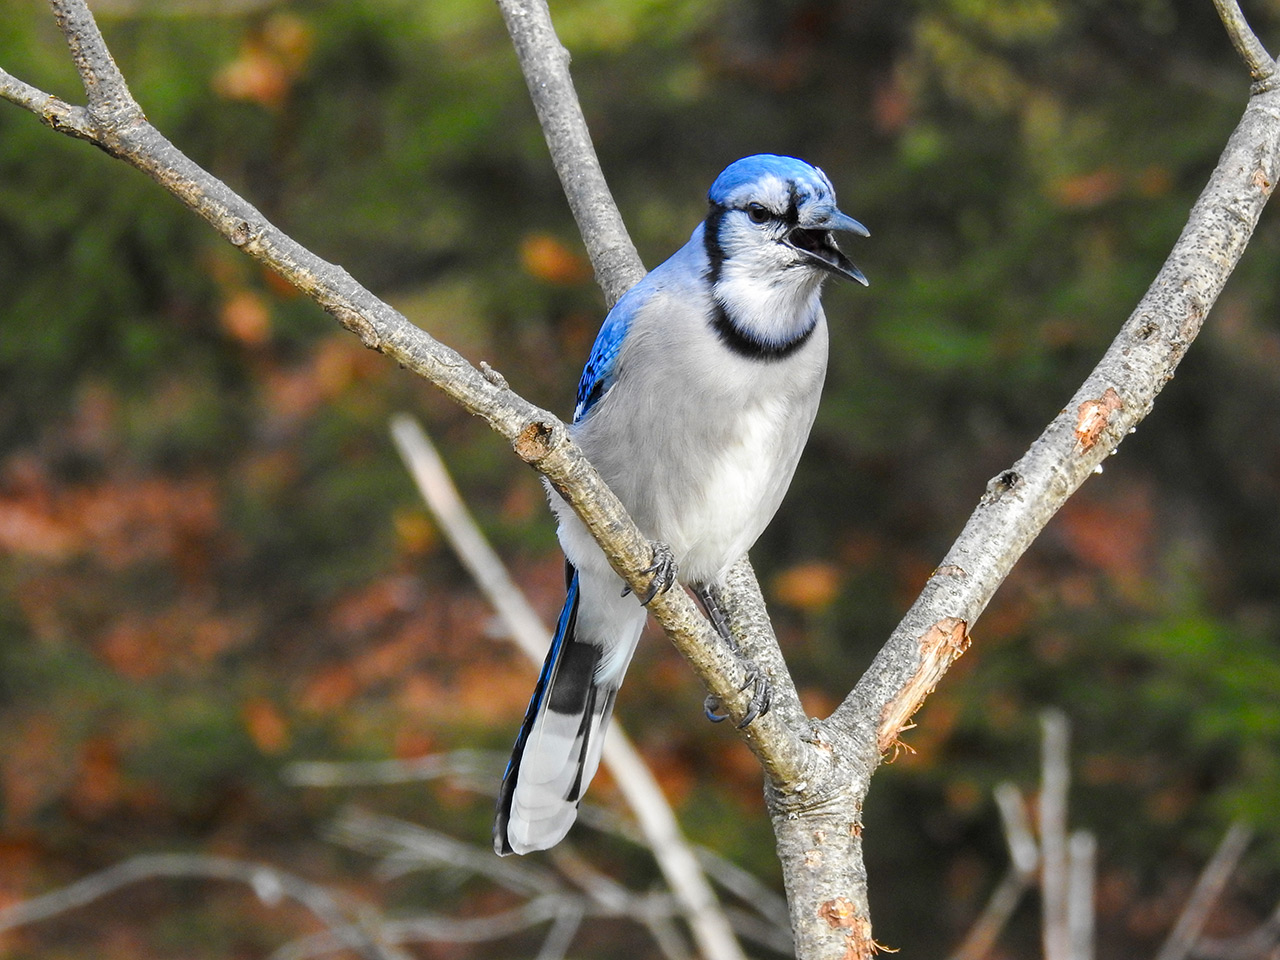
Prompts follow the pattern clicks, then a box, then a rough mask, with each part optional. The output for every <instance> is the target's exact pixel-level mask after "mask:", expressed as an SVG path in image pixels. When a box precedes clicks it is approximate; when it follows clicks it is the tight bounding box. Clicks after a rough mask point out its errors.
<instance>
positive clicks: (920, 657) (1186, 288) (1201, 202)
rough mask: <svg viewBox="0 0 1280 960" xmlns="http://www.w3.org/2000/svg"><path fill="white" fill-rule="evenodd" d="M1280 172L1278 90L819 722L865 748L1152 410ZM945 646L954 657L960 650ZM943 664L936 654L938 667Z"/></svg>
mask: <svg viewBox="0 0 1280 960" xmlns="http://www.w3.org/2000/svg"><path fill="white" fill-rule="evenodd" d="M1277 176H1280V94H1277V93H1276V92H1275V91H1265V92H1262V93H1259V94H1258V95H1256V96H1254V97H1252V98H1251V99H1250V101H1249V103H1248V105H1247V106H1246V108H1245V112H1244V116H1243V117H1242V118H1241V120H1240V122H1239V124H1238V125H1237V127H1236V129H1235V131H1234V132H1233V133H1232V135H1231V138H1230V140H1229V141H1228V143H1227V145H1226V147H1225V149H1224V150H1223V153H1222V156H1221V157H1220V159H1219V161H1218V165H1217V167H1216V168H1215V170H1214V172H1213V174H1212V175H1211V176H1210V178H1209V182H1208V184H1207V185H1206V186H1205V188H1204V190H1203V192H1202V193H1201V195H1200V197H1199V199H1198V200H1197V201H1196V203H1195V206H1194V207H1193V208H1192V210H1191V213H1190V215H1189V217H1188V221H1187V224H1186V227H1185V228H1184V229H1183V231H1182V235H1181V236H1180V237H1179V238H1178V240H1177V242H1176V243H1175V245H1174V247H1173V250H1172V251H1171V252H1170V254H1169V257H1168V259H1167V260H1166V261H1165V263H1164V266H1163V267H1162V268H1161V270H1160V272H1159V274H1158V275H1157V276H1156V278H1155V280H1154V281H1153V283H1152V284H1151V287H1150V288H1149V289H1148V290H1147V293H1146V294H1145V295H1144V296H1143V298H1142V300H1141V301H1140V302H1139V303H1138V305H1137V307H1136V308H1135V309H1134V311H1133V313H1132V314H1131V315H1130V316H1129V319H1128V320H1127V321H1126V322H1125V324H1124V325H1123V326H1122V327H1121V330H1120V333H1119V335H1118V336H1117V337H1116V339H1115V340H1114V341H1113V342H1112V344H1111V346H1110V347H1109V348H1108V350H1107V351H1106V353H1105V354H1104V355H1103V357H1102V359H1101V360H1100V362H1099V363H1098V365H1097V366H1096V367H1095V368H1094V370H1093V371H1092V373H1090V375H1089V377H1088V378H1087V379H1086V380H1085V381H1084V383H1083V384H1082V385H1081V387H1080V388H1079V390H1077V391H1076V394H1075V396H1074V397H1073V398H1072V399H1071V401H1070V402H1069V403H1067V404H1066V406H1065V407H1064V408H1063V412H1062V413H1060V414H1059V415H1058V416H1057V417H1056V418H1055V419H1054V420H1053V421H1052V422H1051V423H1050V424H1049V425H1048V427H1047V428H1046V429H1045V431H1044V432H1043V433H1042V434H1041V435H1040V437H1039V438H1038V439H1037V440H1036V441H1035V443H1033V444H1032V445H1031V448H1030V449H1029V450H1028V451H1027V453H1026V454H1025V455H1024V456H1023V457H1022V459H1021V460H1019V461H1018V462H1017V463H1016V464H1014V466H1013V467H1012V468H1010V469H1008V470H1005V471H1003V472H1001V473H1000V474H998V475H997V476H996V477H995V478H994V479H992V481H991V482H990V483H989V484H988V486H987V491H986V493H985V494H984V495H983V497H982V499H981V501H980V502H979V504H978V507H977V509H976V510H975V511H974V513H973V514H972V516H970V518H969V521H968V522H967V523H966V524H965V528H964V530H963V531H962V532H961V534H960V537H959V538H958V539H957V540H956V542H955V543H954V544H953V545H952V547H951V550H950V551H949V552H948V553H947V555H946V557H945V558H944V559H943V561H942V563H941V564H940V565H939V566H938V568H937V569H936V570H935V571H934V572H933V574H932V576H931V577H930V578H929V580H928V582H927V583H926V584H925V587H924V590H923V591H922V593H921V594H920V597H919V598H918V599H917V600H916V602H915V603H914V604H913V605H912V607H911V609H910V610H909V611H908V613H907V615H906V616H905V617H904V618H903V620H902V622H901V623H900V624H899V625H898V627H897V628H896V629H895V630H894V632H893V635H892V636H891V637H890V639H889V641H888V642H887V643H886V644H885V645H884V647H882V648H881V650H880V652H879V653H878V654H877V656H876V658H875V661H874V662H873V663H872V665H871V667H870V668H869V669H868V670H867V672H866V673H865V674H864V675H863V676H862V678H861V679H860V680H859V681H858V684H857V686H856V687H855V688H854V690H853V692H852V693H851V694H850V695H849V696H848V697H847V698H846V700H845V701H844V703H842V704H841V705H840V707H839V708H838V709H837V711H836V712H835V714H833V715H832V717H831V718H830V719H829V720H828V725H830V726H831V727H832V728H833V729H835V730H838V731H843V732H845V733H847V734H848V735H849V736H850V737H851V739H852V741H853V742H854V743H857V744H859V745H860V746H861V748H862V749H863V750H864V751H865V754H864V756H863V758H862V759H861V760H860V761H859V762H860V764H865V765H867V766H868V768H869V769H874V767H875V765H876V764H877V763H878V762H879V760H880V756H879V753H878V750H877V744H878V743H879V742H880V740H879V739H878V738H877V736H876V735H875V731H876V729H877V727H878V726H879V724H880V723H881V721H882V718H883V717H885V716H886V715H888V714H890V713H893V715H895V716H903V715H905V714H906V713H907V711H904V710H901V709H899V708H898V702H899V701H900V700H901V699H902V698H903V697H904V696H906V695H908V694H914V692H915V691H917V690H918V689H919V686H918V683H913V682H914V681H918V678H919V677H920V676H921V675H922V674H923V673H924V672H926V671H927V673H928V676H929V678H930V679H931V680H933V681H934V682H936V680H937V678H938V677H939V676H940V675H941V674H940V672H939V671H938V669H937V662H936V658H935V659H934V660H933V661H931V659H930V653H931V652H932V651H933V650H934V647H935V644H933V643H931V642H930V638H931V637H935V636H937V635H938V632H939V631H940V630H943V629H944V626H943V625H945V624H948V623H952V622H954V621H961V622H963V623H964V624H965V625H966V627H967V629H968V630H972V628H973V624H974V622H975V621H976V620H977V619H978V617H979V616H980V615H981V613H982V611H983V610H984V609H985V608H986V605H987V603H988V602H989V601H990V599H991V597H992V595H993V594H994V593H995V591H996V589H997V588H998V587H999V585H1000V583H1001V582H1003V580H1004V578H1005V576H1006V575H1007V574H1008V572H1009V570H1010V569H1012V567H1013V565H1014V563H1016V562H1017V560H1018V559H1019V558H1020V557H1021V556H1022V554H1023V552H1024V551H1025V550H1026V549H1027V547H1028V546H1029V545H1030V544H1031V542H1032V541H1033V540H1034V539H1035V537H1036V536H1038V535H1039V533H1040V531H1041V530H1042V529H1043V528H1044V526H1045V524H1046V523H1048V521H1049V519H1050V518H1051V517H1052V516H1053V515H1054V513H1056V512H1057V510H1058V508H1059V507H1061V505H1062V504H1063V503H1064V502H1065V501H1066V499H1067V498H1068V497H1069V496H1070V495H1071V494H1072V493H1074V492H1075V490H1076V489H1077V488H1078V487H1079V486H1080V485H1081V484H1082V483H1083V482H1084V481H1085V480H1086V479H1087V478H1088V477H1089V476H1090V475H1092V474H1093V473H1094V472H1096V470H1097V469H1098V467H1099V466H1100V465H1101V463H1102V461H1103V460H1104V459H1105V458H1106V457H1108V456H1110V455H1111V454H1112V453H1114V452H1115V451H1116V448H1117V447H1118V445H1119V444H1120V442H1121V440H1123V439H1124V437H1125V436H1127V435H1128V434H1129V433H1131V432H1133V430H1134V429H1135V428H1136V426H1137V424H1138V423H1139V422H1140V421H1141V420H1142V419H1143V418H1144V417H1145V416H1146V415H1147V414H1148V413H1149V412H1150V411H1151V409H1152V407H1153V405H1154V403H1155V398H1156V395H1157V394H1158V393H1159V392H1160V390H1161V389H1162V388H1163V387H1164V385H1165V384H1166V383H1167V382H1168V381H1169V380H1170V379H1171V378H1172V377H1173V374H1174V370H1175V369H1176V367H1177V365H1178V363H1179V362H1180V361H1181V359H1182V357H1183V356H1184V355H1185V354H1186V351H1187V349H1188V348H1189V346H1190V344H1191V342H1192V340H1194V338H1195V336H1196V334H1197V333H1199V331H1200V327H1201V325H1202V323H1203V322H1204V318H1205V316H1206V315H1207V314H1208V312H1209V309H1210V308H1211V307H1212V306H1213V303H1214V301H1215V300H1216V299H1217V297H1218V294H1219V292H1221V290H1222V287H1223V285H1224V284H1225V283H1226V279H1227V277H1228V276H1229V275H1230V273H1231V271H1232V269H1233V268H1234V266H1235V264H1236V262H1237V261H1238V260H1239V258H1240V256H1241V254H1242V253H1243V252H1244V249H1245V247H1246V246H1247V244H1248V242H1249V238H1250V237H1251V236H1252V233H1253V230H1254V228H1255V226H1256V225H1257V222H1258V218H1259V216H1260V215H1261V213H1262V209H1263V207H1264V206H1265V204H1266V202H1267V200H1268V199H1269V198H1270V196H1271V192H1272V190H1273V189H1274V186H1275V182H1276V177H1277ZM962 649H963V648H962V647H961V646H960V645H953V646H952V651H953V654H954V655H952V656H951V659H952V660H954V657H955V656H958V655H959V653H960V652H962ZM943 666H944V668H945V663H944V664H943Z"/></svg>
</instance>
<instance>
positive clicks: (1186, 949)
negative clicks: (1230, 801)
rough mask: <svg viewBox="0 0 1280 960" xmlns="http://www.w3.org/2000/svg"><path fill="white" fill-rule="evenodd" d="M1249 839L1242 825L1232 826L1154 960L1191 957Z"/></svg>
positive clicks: (1177, 959) (1251, 833) (1245, 828)
mask: <svg viewBox="0 0 1280 960" xmlns="http://www.w3.org/2000/svg"><path fill="white" fill-rule="evenodd" d="M1251 839H1253V831H1252V830H1250V829H1249V828H1248V827H1247V826H1245V825H1244V824H1243V823H1233V824H1232V825H1231V829H1229V830H1228V831H1227V832H1226V834H1225V835H1224V836H1223V838H1222V841H1221V842H1220V843H1219V844H1218V849H1217V850H1215V851H1214V853H1213V856H1212V857H1211V858H1210V859H1209V862H1208V863H1207V864H1205V868H1204V870H1203V871H1202V872H1201V874H1200V879H1199V880H1197V881H1196V886H1195V889H1194V890H1192V891H1191V896H1190V897H1189V898H1188V900H1187V903H1186V906H1184V907H1183V908H1182V913H1181V914H1179V916H1178V921H1177V923H1175V924H1174V925H1173V929H1172V930H1171V931H1169V936H1168V939H1166V940H1165V942H1164V945H1163V946H1162V947H1161V948H1160V952H1159V953H1157V954H1156V960H1185V958H1186V957H1187V956H1188V955H1190V953H1191V951H1192V949H1193V948H1194V946H1195V943H1196V940H1197V939H1198V938H1199V936H1200V931H1201V929H1203V927H1204V923H1205V921H1206V920H1208V919H1209V911H1211V910H1212V909H1213V905H1214V904H1215V903H1217V902H1218V898H1219V897H1220V896H1222V891H1223V888H1225V887H1226V885H1227V881H1228V880H1230V879H1231V874H1233V873H1234V872H1235V869H1236V864H1238V863H1239V862H1240V858H1241V857H1242V856H1244V851H1245V847H1247V846H1248V845H1249V841H1250V840H1251Z"/></svg>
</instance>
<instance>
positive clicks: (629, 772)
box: [391, 414, 743, 960]
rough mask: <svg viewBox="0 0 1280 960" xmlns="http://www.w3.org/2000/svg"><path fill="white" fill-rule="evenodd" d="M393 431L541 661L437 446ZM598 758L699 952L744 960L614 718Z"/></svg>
mask: <svg viewBox="0 0 1280 960" xmlns="http://www.w3.org/2000/svg"><path fill="white" fill-rule="evenodd" d="M391 435H392V437H393V438H394V440H395V443H396V448H397V449H398V450H399V451H400V456H401V457H402V458H403V459H404V461H405V465H406V466H407V467H408V468H409V472H410V474H411V475H412V476H413V479H414V481H415V483H417V485H418V492H419V493H421V494H422V497H423V499H424V500H425V501H426V502H427V505H428V506H429V507H430V508H431V513H432V515H433V516H434V517H435V518H436V522H437V523H438V524H439V525H440V528H441V530H443V531H444V534H445V536H446V538H447V539H448V540H449V544H450V545H451V546H452V547H453V550H454V552H455V553H456V554H457V555H458V558H459V559H460V560H461V561H462V564H463V566H465V567H466V568H467V571H468V572H469V573H470V574H471V576H472V578H473V579H474V580H475V581H476V584H477V585H478V586H479V587H480V588H481V590H482V591H483V592H484V594H485V596H486V597H487V598H488V599H489V602H490V603H492V604H493V606H494V609H496V610H497V611H498V615H499V616H500V617H501V618H502V620H503V622H504V623H505V624H506V625H507V629H508V631H509V632H510V634H511V637H512V639H513V640H515V642H516V644H517V646H519V647H520V649H521V650H523V651H524V652H525V654H527V655H528V657H529V659H530V660H532V661H533V663H534V664H535V665H540V664H541V663H542V658H543V657H544V656H545V655H546V651H547V648H548V647H549V646H550V644H551V635H550V634H549V633H548V632H547V630H546V628H545V627H544V626H543V624H542V621H541V619H540V618H539V617H538V615H537V614H536V613H535V612H534V610H533V607H532V606H530V605H529V601H528V600H527V599H526V598H525V595H524V593H523V592H522V591H521V590H520V588H519V587H517V586H516V585H515V583H514V582H512V580H511V577H510V575H509V574H508V573H507V569H506V567H505V565H504V564H503V563H502V560H501V559H500V558H499V557H498V555H497V553H496V552H494V550H493V548H492V547H491V546H490V545H489V543H488V541H487V540H486V539H485V537H484V534H482V533H481V532H480V528H479V526H478V525H477V524H476V522H475V520H474V518H472V516H471V514H470V511H468V510H467V507H466V504H465V503H463V501H462V497H461V496H460V495H459V494H458V489H457V487H456V486H454V483H453V479H452V478H451V477H450V476H449V472H448V469H447V468H446V467H445V464H444V461H443V459H441V457H440V453H439V451H437V450H436V448H435V445H434V444H433V443H432V442H431V440H430V438H429V437H428V436H427V434H426V433H425V431H423V429H422V427H421V425H420V424H419V423H418V422H417V421H416V420H414V419H413V418H412V417H409V416H407V415H405V414H400V415H397V416H396V417H394V418H393V419H392V421H391ZM603 759H604V762H605V763H606V764H607V765H608V767H609V769H610V771H611V772H612V773H613V779H614V782H615V783H616V784H617V785H618V789H619V791H621V793H622V795H623V797H624V799H625V800H626V801H627V805H628V806H629V807H630V808H631V810H632V811H633V812H634V813H635V816H636V820H637V821H638V822H639V824H640V829H641V831H642V832H643V833H644V837H645V842H646V843H647V845H648V847H649V849H650V850H651V851H652V852H653V856H654V859H655V860H656V861H657V862H658V867H659V869H661V870H662V873H663V876H665V877H666V879H667V883H668V884H669V885H670V886H671V891H672V893H673V894H674V895H675V897H676V900H677V901H678V902H679V903H680V906H681V909H682V910H683V912H684V915H685V919H686V920H687V921H688V923H689V926H690V928H691V929H692V930H693V932H694V936H695V938H696V939H697V940H698V944H699V946H700V947H701V949H702V952H703V954H704V955H705V956H706V957H707V958H708V960H741V958H742V956H743V954H742V950H741V948H740V947H739V946H738V942H737V940H736V939H735V938H734V936H733V931H732V928H731V927H730V925H729V922H728V920H727V919H726V918H725V916H724V913H723V911H722V910H721V909H720V904H719V902H718V901H717V900H716V895H715V893H714V892H713V891H712V889H711V885H710V884H709V883H708V882H707V878H706V877H705V876H704V875H703V873H702V869H701V868H700V867H699V865H698V861H697V858H696V857H695V856H694V854H693V851H692V850H691V849H690V847H689V844H688V842H687V841H686V840H685V838H684V834H683V833H681V831H680V825H679V823H678V822H677V821H676V817H675V813H674V812H673V811H672V809H671V805H670V804H669V803H667V798H666V797H665V796H663V793H662V788H661V787H659V786H658V782H657V780H655V779H654V776H653V773H652V772H651V771H650V770H649V767H648V765H647V764H646V763H645V762H644V760H643V759H641V757H640V754H639V752H638V751H637V750H636V749H635V747H634V745H633V744H632V743H631V740H630V738H629V737H627V735H626V732H625V731H624V730H623V727H622V724H621V723H620V722H618V721H617V720H615V721H614V722H613V723H612V724H611V725H610V726H609V728H608V731H607V732H606V734H605V743H604V754H603Z"/></svg>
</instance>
